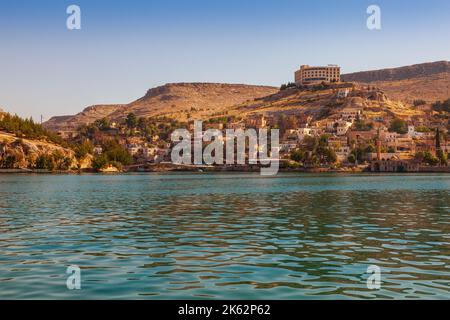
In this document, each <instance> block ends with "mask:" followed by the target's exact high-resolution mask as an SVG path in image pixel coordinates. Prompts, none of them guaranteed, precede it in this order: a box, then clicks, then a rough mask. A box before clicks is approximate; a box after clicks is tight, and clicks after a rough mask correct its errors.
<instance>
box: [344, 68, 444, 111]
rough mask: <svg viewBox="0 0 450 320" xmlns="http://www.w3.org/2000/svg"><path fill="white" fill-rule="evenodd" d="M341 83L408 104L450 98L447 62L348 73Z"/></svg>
mask: <svg viewBox="0 0 450 320" xmlns="http://www.w3.org/2000/svg"><path fill="white" fill-rule="evenodd" d="M342 79H343V80H344V81H352V82H359V83H366V84H370V85H371V86H376V87H378V88H380V89H381V90H383V91H384V92H386V93H387V94H388V95H389V96H390V97H391V98H392V99H396V100H400V101H403V102H405V103H410V104H411V103H412V102H413V101H414V100H417V99H421V100H425V101H427V102H434V101H436V100H446V99H448V98H449V97H450V62H449V61H438V62H431V63H422V64H416V65H412V66H406V67H400V68H392V69H382V70H374V71H363V72H356V73H350V74H345V75H343V76H342Z"/></svg>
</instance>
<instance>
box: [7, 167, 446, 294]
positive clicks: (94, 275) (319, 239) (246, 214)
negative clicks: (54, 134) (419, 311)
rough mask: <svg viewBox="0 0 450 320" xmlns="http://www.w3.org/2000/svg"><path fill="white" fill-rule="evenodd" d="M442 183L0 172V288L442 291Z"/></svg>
mask: <svg viewBox="0 0 450 320" xmlns="http://www.w3.org/2000/svg"><path fill="white" fill-rule="evenodd" d="M449 189H450V176H449V175H384V176H383V175H380V176H375V175H374V176H369V175H352V176H345V175H315V176H314V175H294V174H289V175H288V174H286V175H283V174H280V175H278V176H276V177H261V176H259V175H253V174H190V175H188V174H186V175H185V174H177V175H169V174H166V175H121V176H94V175H92V176H90V175H86V176H43V175H36V176H30V175H9V176H0V298H7V299H11V298H12V299H14V298H20V299H28V298H45V299H54V298H70V299H109V298H113V299H140V298H142V299H182V298H185V299H186V298H187V299H192V298H194V299H195V298H221V299H259V298H261V299H333V298H440V299H449V298H450V267H449V259H450V194H449ZM372 264H375V265H378V266H379V267H381V269H382V288H381V290H369V289H367V287H366V279H367V276H368V275H367V274H366V269H367V267H368V266H369V265H372ZM69 265H79V266H80V267H81V269H82V290H79V291H69V290H67V288H66V284H65V283H66V274H65V271H66V267H67V266H69Z"/></svg>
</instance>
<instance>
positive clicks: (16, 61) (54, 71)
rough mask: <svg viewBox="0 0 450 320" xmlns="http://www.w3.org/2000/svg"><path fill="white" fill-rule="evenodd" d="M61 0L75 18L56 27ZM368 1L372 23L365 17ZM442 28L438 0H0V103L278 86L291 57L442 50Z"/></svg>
mask: <svg viewBox="0 0 450 320" xmlns="http://www.w3.org/2000/svg"><path fill="white" fill-rule="evenodd" d="M70 4H77V5H79V6H80V7H81V11H82V30H79V31H69V30H67V28H66V19H67V14H66V8H67V6H68V5H70ZM370 4H377V5H379V6H380V7H381V13H382V30H380V31H370V30H368V29H367V27H366V19H367V17H368V15H367V14H366V9H367V7H368V6H369V5H370ZM449 34H450V1H448V0H421V1H406V0H405V1H402V0H386V1H384V0H383V1H381V0H370V1H366V0H345V1H338V0H328V1H323V0H314V1H312V0H311V1H302V0H223V1H221V0H164V1H163V0H158V1H157V0H153V1H152V0H146V1H133V0H128V1H122V0H115V1H107V0H71V1H61V0H59V1H58V0H41V1H35V0H29V1H24V0H14V1H13V0H10V1H6V0H5V1H4V0H2V1H1V2H0V107H3V108H4V109H6V110H8V111H10V112H13V113H17V114H19V115H21V116H27V117H28V116H33V118H34V119H36V120H37V119H38V118H39V115H40V114H43V115H44V118H45V119H48V118H49V117H51V116H54V115H64V114H74V113H77V112H79V111H81V110H82V109H83V108H84V107H86V106H88V105H92V104H99V103H127V102H130V101H132V100H134V99H136V98H139V97H141V96H142V95H143V94H144V93H145V92H146V90H147V89H149V88H151V87H154V86H158V85H162V84H164V83H167V82H227V83H247V84H264V85H275V86H278V85H280V84H281V83H284V82H288V81H292V80H293V72H294V70H295V69H296V68H298V66H299V65H300V64H311V65H323V64H328V63H335V64H339V65H341V67H342V69H343V72H344V73H347V72H353V71H360V70H368V69H377V68H384V67H395V66H401V65H409V64H414V63H421V62H426V61H436V60H450V41H449Z"/></svg>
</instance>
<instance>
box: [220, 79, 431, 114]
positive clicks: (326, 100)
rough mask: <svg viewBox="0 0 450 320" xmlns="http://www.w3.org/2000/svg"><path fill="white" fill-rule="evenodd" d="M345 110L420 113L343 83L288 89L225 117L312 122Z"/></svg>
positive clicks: (373, 91)
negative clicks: (342, 93)
mask: <svg viewBox="0 0 450 320" xmlns="http://www.w3.org/2000/svg"><path fill="white" fill-rule="evenodd" d="M345 86H347V87H348V88H349V90H350V92H349V94H348V96H347V97H346V98H339V97H338V92H339V90H343V89H342V88H340V87H345ZM344 108H359V109H361V110H363V111H364V113H365V114H367V115H370V116H373V117H377V116H378V117H384V118H391V117H408V116H413V115H421V114H422V113H423V112H422V111H420V110H415V109H414V108H413V107H412V106H410V105H408V104H405V103H402V102H401V101H396V100H394V99H390V97H389V96H388V95H386V94H385V92H383V91H382V90H379V89H375V88H371V90H367V87H366V86H362V85H354V84H352V83H344V84H340V85H330V86H329V87H327V88H323V89H320V90H304V89H303V90H301V89H295V88H291V89H287V90H283V91H280V92H279V93H276V94H274V95H271V96H267V97H264V98H261V99H257V100H256V101H252V102H250V103H243V104H241V105H238V106H235V107H234V108H232V109H230V110H229V111H228V115H236V116H241V117H248V116H251V115H252V114H261V113H262V114H266V115H269V116H271V115H274V116H276V115H279V114H281V113H283V114H285V115H304V116H311V117H312V118H313V119H315V120H325V119H327V118H330V117H332V116H333V115H334V114H337V113H338V112H339V111H341V110H342V109H344Z"/></svg>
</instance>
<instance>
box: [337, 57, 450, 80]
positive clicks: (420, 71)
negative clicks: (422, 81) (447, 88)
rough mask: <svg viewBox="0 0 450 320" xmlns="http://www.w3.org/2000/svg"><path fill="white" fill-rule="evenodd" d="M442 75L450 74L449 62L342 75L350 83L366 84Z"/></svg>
mask: <svg viewBox="0 0 450 320" xmlns="http://www.w3.org/2000/svg"><path fill="white" fill-rule="evenodd" d="M440 73H449V74H450V62H449V61H438V62H430V63H422V64H415V65H412V66H406V67H400V68H391V69H381V70H373V71H362V72H355V73H349V74H344V75H342V80H343V81H349V82H364V83H370V82H376V81H399V80H407V79H413V78H421V77H428V76H432V75H436V74H440Z"/></svg>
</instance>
